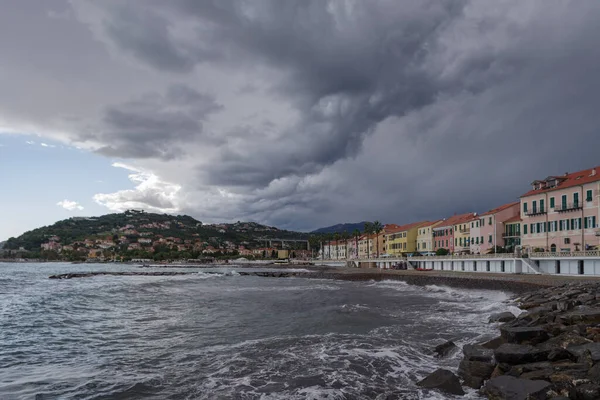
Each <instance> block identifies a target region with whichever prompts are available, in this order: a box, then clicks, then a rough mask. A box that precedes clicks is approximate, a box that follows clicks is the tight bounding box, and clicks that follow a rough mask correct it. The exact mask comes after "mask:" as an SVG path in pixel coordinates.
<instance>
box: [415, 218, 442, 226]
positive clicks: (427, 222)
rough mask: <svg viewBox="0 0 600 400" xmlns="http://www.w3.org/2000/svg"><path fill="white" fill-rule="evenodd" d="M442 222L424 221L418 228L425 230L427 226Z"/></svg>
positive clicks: (439, 220)
mask: <svg viewBox="0 0 600 400" xmlns="http://www.w3.org/2000/svg"><path fill="white" fill-rule="evenodd" d="M442 221H443V219H438V220H436V221H426V222H425V223H424V224H423V225H421V226H420V228H426V227H428V226H431V225H435V224H437V223H438V222H442Z"/></svg>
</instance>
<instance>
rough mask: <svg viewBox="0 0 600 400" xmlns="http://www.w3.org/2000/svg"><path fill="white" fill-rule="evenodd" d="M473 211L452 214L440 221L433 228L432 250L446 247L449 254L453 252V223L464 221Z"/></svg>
mask: <svg viewBox="0 0 600 400" xmlns="http://www.w3.org/2000/svg"><path fill="white" fill-rule="evenodd" d="M472 216H473V213H466V214H460V215H453V216H452V217H450V218H447V219H445V220H443V221H442V222H440V223H439V224H438V225H436V226H435V227H434V228H433V251H437V250H438V249H446V250H448V251H449V252H450V254H452V253H454V247H455V246H454V225H456V224H458V223H466V222H465V221H467V220H468V219H470V218H471V217H472Z"/></svg>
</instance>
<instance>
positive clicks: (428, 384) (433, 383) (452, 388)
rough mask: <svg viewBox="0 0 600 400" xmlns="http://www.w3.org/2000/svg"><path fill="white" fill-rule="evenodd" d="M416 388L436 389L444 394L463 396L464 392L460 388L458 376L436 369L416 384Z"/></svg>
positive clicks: (445, 370)
mask: <svg viewBox="0 0 600 400" xmlns="http://www.w3.org/2000/svg"><path fill="white" fill-rule="evenodd" d="M417 385H418V386H420V387H423V388H426V389H436V390H439V391H441V392H444V393H449V394H455V395H460V396H462V395H464V394H465V392H464V390H463V389H462V387H461V386H460V380H459V379H458V376H456V375H454V374H453V373H452V372H451V371H448V370H447V369H442V368H440V369H437V370H435V371H434V372H433V373H431V374H430V375H429V376H427V377H426V378H425V379H423V380H422V381H420V382H418V383H417Z"/></svg>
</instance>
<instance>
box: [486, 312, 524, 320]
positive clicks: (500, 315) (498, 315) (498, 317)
mask: <svg viewBox="0 0 600 400" xmlns="http://www.w3.org/2000/svg"><path fill="white" fill-rule="evenodd" d="M516 318H517V317H515V315H514V314H513V313H511V312H509V311H506V312H501V313H496V314H492V315H490V318H489V319H488V322H490V323H491V322H510V321H513V320H515V319H516Z"/></svg>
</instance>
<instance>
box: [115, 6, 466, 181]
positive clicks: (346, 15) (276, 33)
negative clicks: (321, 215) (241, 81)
mask: <svg viewBox="0 0 600 400" xmlns="http://www.w3.org/2000/svg"><path fill="white" fill-rule="evenodd" d="M345 4H346V3H344V2H326V1H320V0H318V1H304V0H303V1H286V2H280V1H274V0H273V1H257V2H251V3H248V2H242V1H231V2H229V1H228V2H212V1H200V2H198V1H174V2H160V3H159V2H153V3H138V6H140V7H141V9H140V7H136V11H137V12H131V11H128V12H122V6H121V5H119V6H118V7H117V8H115V9H114V11H113V12H112V13H111V15H113V16H114V18H112V19H111V21H110V27H111V28H110V32H109V37H110V38H111V40H113V41H114V43H115V44H116V45H117V46H118V47H120V48H121V49H123V50H124V51H126V52H129V53H130V54H132V55H133V56H136V57H138V58H139V59H141V60H143V61H145V62H148V63H149V64H150V65H152V66H154V67H156V68H159V69H163V70H165V71H188V70H189V69H190V65H191V63H192V64H193V63H203V62H214V61H215V60H219V61H220V62H223V63H225V64H226V65H228V66H229V67H231V66H234V65H235V66H241V65H244V64H246V65H249V64H252V63H256V62H260V63H265V64H266V65H269V66H272V67H275V68H278V69H280V70H281V71H284V72H285V74H286V76H287V78H286V79H284V80H283V81H280V82H276V87H277V90H278V91H279V92H280V93H281V95H283V96H285V97H286V98H287V99H288V100H289V101H290V102H291V103H292V104H294V105H295V107H296V108H297V109H298V111H299V112H301V114H302V119H301V121H300V122H299V123H298V124H297V126H294V127H293V128H291V129H288V130H287V131H286V132H282V135H281V139H280V140H279V143H278V144H275V146H272V147H270V149H269V150H257V151H255V152H254V153H253V154H252V155H247V156H244V155H241V154H239V155H237V156H235V157H233V156H232V155H233V154H236V152H235V151H234V152H230V151H228V152H227V154H226V156H224V158H223V160H222V161H223V162H221V163H218V164H216V165H215V170H214V171H211V174H210V176H211V179H212V181H213V182H214V183H228V184H232V183H233V184H235V183H244V184H246V185H263V184H264V183H265V182H268V181H269V180H271V179H272V177H273V174H272V172H271V171H272V169H273V167H275V169H281V170H282V172H284V173H308V172H315V171H317V170H318V169H319V168H321V167H322V166H324V165H329V164H332V163H334V162H335V161H336V160H339V159H342V158H345V157H348V156H354V155H356V154H357V152H358V151H359V149H360V147H361V144H362V140H363V139H364V137H365V136H366V135H367V134H368V133H369V132H371V131H372V129H373V128H374V126H375V125H376V124H377V123H378V122H380V121H382V120H383V119H385V118H387V117H389V116H392V115H403V114H404V113H406V112H407V111H409V110H412V109H415V108H418V107H422V106H423V105H426V104H429V103H430V102H431V101H432V100H433V99H434V98H435V96H436V94H437V93H438V92H439V91H440V90H441V89H442V88H443V86H441V85H444V83H443V82H438V80H437V79H436V77H435V76H431V74H430V71H427V69H426V68H424V66H423V62H424V59H425V58H426V57H427V54H428V50H427V45H428V43H429V42H430V41H432V40H433V39H435V34H436V30H437V29H438V28H439V27H440V26H442V25H443V24H445V23H447V21H449V20H451V19H453V18H456V17H457V16H458V15H460V13H461V10H462V5H463V4H464V2H463V1H453V2H445V3H443V4H441V3H439V2H422V1H414V2H412V1H411V2H407V3H406V4H404V5H403V6H402V7H400V6H399V5H398V4H397V3H396V2H391V1H381V2H378V3H373V4H371V3H366V2H353V3H352V7H350V6H346V5H345ZM348 4H350V3H348ZM168 18H170V23H169V22H167V20H168ZM177 21H185V22H188V23H190V21H191V23H193V25H194V27H195V29H194V32H195V36H193V37H189V38H185V39H181V38H180V39H179V40H178V39H176V38H175V37H174V34H173V33H171V32H170V31H169V30H168V29H166V28H165V27H166V26H168V25H169V24H172V25H175V24H176V23H177ZM155 25H156V28H155ZM146 32H148V34H146ZM132 36H134V37H133V39H135V40H133V39H132ZM181 55H185V56H184V57H183V56H181ZM257 152H258V153H257ZM263 152H264V153H266V154H262V153H263ZM271 152H275V153H280V154H285V157H279V158H280V159H281V160H282V162H283V164H280V165H272V164H273V163H274V162H275V161H273V162H271V163H267V164H268V165H263V163H261V162H258V163H256V159H257V158H258V159H261V158H262V157H271V156H272V154H271ZM240 169H245V170H247V171H249V172H248V174H246V176H245V177H240V179H237V180H238V181H240V182H236V178H235V175H236V174H237V172H238V171H239V170H240ZM283 170H284V171H283ZM232 179H233V181H232Z"/></svg>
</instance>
